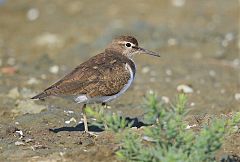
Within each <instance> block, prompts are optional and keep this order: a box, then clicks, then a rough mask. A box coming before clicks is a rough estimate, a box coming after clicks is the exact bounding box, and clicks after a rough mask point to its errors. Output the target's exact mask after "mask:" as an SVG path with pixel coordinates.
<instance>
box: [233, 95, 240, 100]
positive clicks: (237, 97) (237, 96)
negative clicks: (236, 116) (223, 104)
mask: <svg viewBox="0 0 240 162" xmlns="http://www.w3.org/2000/svg"><path fill="white" fill-rule="evenodd" d="M234 97H235V100H237V101H239V100H240V93H235V95H234Z"/></svg>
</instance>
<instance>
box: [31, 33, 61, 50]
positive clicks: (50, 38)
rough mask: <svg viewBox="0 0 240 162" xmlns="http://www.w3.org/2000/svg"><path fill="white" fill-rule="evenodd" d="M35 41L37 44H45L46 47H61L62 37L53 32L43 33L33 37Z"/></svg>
mask: <svg viewBox="0 0 240 162" xmlns="http://www.w3.org/2000/svg"><path fill="white" fill-rule="evenodd" d="M35 43H36V44H37V45H39V46H46V47H48V48H56V47H62V46H63V44H64V42H63V40H62V38H60V37H59V36H58V35H56V34H53V33H44V34H42V35H40V36H38V37H37V38H36V39H35Z"/></svg>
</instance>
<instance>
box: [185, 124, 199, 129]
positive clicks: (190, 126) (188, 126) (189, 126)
mask: <svg viewBox="0 0 240 162" xmlns="http://www.w3.org/2000/svg"><path fill="white" fill-rule="evenodd" d="M196 126H197V125H196V124H193V125H187V127H186V129H191V128H193V127H196Z"/></svg>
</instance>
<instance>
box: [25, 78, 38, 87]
mask: <svg viewBox="0 0 240 162" xmlns="http://www.w3.org/2000/svg"><path fill="white" fill-rule="evenodd" d="M38 83H39V81H38V80H37V79H36V78H34V77H32V78H30V79H29V80H28V81H27V84H29V85H32V84H38Z"/></svg>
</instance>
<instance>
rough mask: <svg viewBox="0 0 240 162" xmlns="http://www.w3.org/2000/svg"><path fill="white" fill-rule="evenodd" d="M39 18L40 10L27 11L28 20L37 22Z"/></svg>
mask: <svg viewBox="0 0 240 162" xmlns="http://www.w3.org/2000/svg"><path fill="white" fill-rule="evenodd" d="M38 17H39V10H38V9H37V8H31V9H29V10H28V11H27V18H28V20H30V21H34V20H37V19H38Z"/></svg>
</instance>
